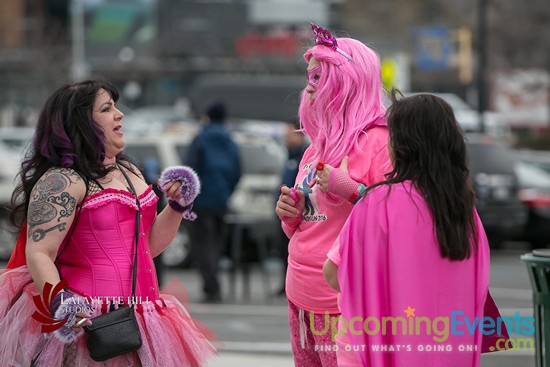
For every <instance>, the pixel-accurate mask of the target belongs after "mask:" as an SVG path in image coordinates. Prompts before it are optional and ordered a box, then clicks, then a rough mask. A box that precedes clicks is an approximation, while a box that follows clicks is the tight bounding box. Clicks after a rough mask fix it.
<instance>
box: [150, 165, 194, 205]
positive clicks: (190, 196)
mask: <svg viewBox="0 0 550 367" xmlns="http://www.w3.org/2000/svg"><path fill="white" fill-rule="evenodd" d="M170 181H179V182H181V187H180V193H181V197H180V198H179V199H178V200H177V202H178V204H180V205H181V206H187V205H189V204H192V203H193V201H194V200H195V198H196V197H197V196H198V195H199V194H200V192H201V183H200V181H199V176H198V175H197V174H196V173H195V171H193V170H192V169H191V168H190V167H187V166H173V167H168V168H166V169H165V170H164V171H162V173H161V174H160V179H159V186H160V189H161V190H163V187H164V185H166V184H167V183H168V182H170Z"/></svg>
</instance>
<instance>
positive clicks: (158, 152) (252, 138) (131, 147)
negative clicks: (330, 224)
mask: <svg viewBox="0 0 550 367" xmlns="http://www.w3.org/2000/svg"><path fill="white" fill-rule="evenodd" d="M232 135H233V137H234V139H235V142H236V143H237V145H238V146H239V148H240V152H241V157H242V169H243V175H242V177H241V180H240V181H239V184H238V185H237V188H236V189H235V192H234V193H233V195H232V196H231V198H230V202H229V210H230V211H231V212H232V213H233V214H234V215H240V216H245V215H246V216H247V217H248V218H250V217H253V218H257V219H259V220H258V223H260V222H262V223H263V224H262V225H252V226H251V227H250V228H249V230H250V233H251V236H254V235H255V234H256V235H262V236H268V237H270V238H272V239H273V240H272V241H271V242H272V243H275V236H277V232H276V229H277V228H276V223H275V214H274V205H275V197H276V192H277V189H278V187H279V183H280V179H281V177H280V175H281V172H282V169H283V166H284V164H285V161H286V154H287V153H286V150H285V148H284V146H283V145H282V144H281V143H280V142H277V141H276V140H275V139H273V138H270V137H268V136H262V135H258V134H250V133H244V132H237V131H234V132H232ZM193 137H194V134H174V133H172V134H162V135H154V136H153V135H148V136H128V137H126V147H125V148H124V151H125V153H126V154H128V155H130V156H131V157H132V158H133V159H134V160H135V161H136V162H137V163H138V164H139V165H140V167H142V168H143V169H144V172H145V173H146V176H150V177H158V175H159V174H160V172H161V171H162V170H163V169H164V168H166V167H168V166H173V165H181V164H183V163H184V162H185V160H186V154H187V150H188V148H189V145H190V143H191V141H192V138H193ZM148 170H151V171H152V172H151V173H147V171H148ZM260 219H261V221H260ZM269 219H273V225H266V223H267V222H269ZM163 261H164V263H165V264H166V265H168V266H180V267H181V266H184V267H185V266H188V265H189V264H190V263H191V258H190V257H189V235H188V234H187V230H186V228H185V227H184V226H183V225H182V226H180V230H179V234H178V236H177V237H176V238H175V239H174V241H173V242H172V243H171V244H170V246H169V247H168V248H167V249H166V251H165V252H164V256H163Z"/></svg>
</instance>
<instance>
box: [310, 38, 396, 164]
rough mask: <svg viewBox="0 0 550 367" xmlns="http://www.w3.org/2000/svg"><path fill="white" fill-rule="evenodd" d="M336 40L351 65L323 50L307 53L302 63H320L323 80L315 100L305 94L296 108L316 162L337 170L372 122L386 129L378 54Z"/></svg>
mask: <svg viewBox="0 0 550 367" xmlns="http://www.w3.org/2000/svg"><path fill="white" fill-rule="evenodd" d="M337 40H338V48H340V49H342V50H344V51H345V52H347V53H348V54H349V55H351V57H352V58H353V61H350V60H348V59H347V58H346V57H345V56H343V55H342V54H340V53H339V52H336V51H334V50H332V49H331V48H330V47H327V46H324V45H316V46H314V47H312V48H311V49H309V50H308V51H307V52H306V53H305V54H304V58H305V59H306V61H308V62H309V59H310V58H311V57H312V56H314V57H315V58H316V59H317V60H319V62H320V64H321V76H320V79H319V81H318V86H317V88H316V92H315V100H313V101H312V100H311V99H310V96H309V94H308V93H307V92H306V91H305V89H304V90H303V91H302V93H301V102H300V109H299V115H300V123H301V126H302V129H303V130H304V131H305V133H306V134H307V135H308V136H309V138H310V139H311V145H312V147H313V149H315V153H316V156H317V158H318V159H321V160H323V161H325V162H326V163H329V164H330V165H332V166H335V167H337V166H338V165H340V162H341V161H342V159H343V158H344V157H345V156H346V155H348V154H349V153H350V151H352V150H354V149H356V148H358V147H357V143H358V138H359V135H360V134H362V133H364V132H365V130H367V129H368V128H369V127H371V126H372V125H373V124H375V123H376V124H380V123H381V122H383V124H385V118H384V116H385V113H386V108H385V107H384V104H383V96H384V90H383V87H382V83H381V75H380V59H379V57H378V55H377V54H376V53H375V52H374V51H373V50H371V49H370V48H368V47H367V46H365V45H364V44H363V43H361V42H359V41H357V40H354V39H351V38H338V39H337Z"/></svg>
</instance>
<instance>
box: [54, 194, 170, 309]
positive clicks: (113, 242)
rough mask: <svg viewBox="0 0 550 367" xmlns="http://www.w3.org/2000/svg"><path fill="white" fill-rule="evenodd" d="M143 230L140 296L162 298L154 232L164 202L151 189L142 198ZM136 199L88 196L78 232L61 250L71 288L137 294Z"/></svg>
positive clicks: (85, 292)
mask: <svg viewBox="0 0 550 367" xmlns="http://www.w3.org/2000/svg"><path fill="white" fill-rule="evenodd" d="M139 201H140V206H141V230H140V233H139V247H138V273H137V286H136V296H141V297H142V299H144V300H145V297H148V299H149V300H155V299H158V298H159V292H158V282H157V275H156V271H155V266H154V264H153V258H152V257H151V252H150V250H149V233H150V231H151V227H152V225H153V222H154V220H155V214H156V203H157V201H158V197H157V196H156V195H155V193H154V192H153V190H152V188H151V186H149V188H148V189H147V190H145V192H144V193H143V194H141V195H140V196H139ZM136 210H137V205H136V200H135V198H134V196H133V195H132V194H130V193H129V192H126V191H121V190H116V189H110V188H109V189H105V190H102V191H100V192H98V193H96V194H93V195H90V196H88V197H86V199H85V200H84V202H83V204H82V209H81V211H80V216H79V217H78V219H77V223H76V226H75V228H74V232H73V234H72V236H71V238H70V240H69V242H68V243H66V244H64V246H61V247H60V251H59V254H58V258H57V260H56V264H57V267H58V269H59V272H60V274H61V277H62V279H66V280H67V281H68V283H69V288H70V289H71V290H73V291H75V292H77V293H79V294H81V295H84V296H90V297H124V298H125V299H126V298H127V297H128V296H130V295H131V294H132V264H133V260H134V251H135V237H134V236H135V220H136Z"/></svg>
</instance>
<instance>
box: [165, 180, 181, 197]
mask: <svg viewBox="0 0 550 367" xmlns="http://www.w3.org/2000/svg"><path fill="white" fill-rule="evenodd" d="M180 187H181V181H169V182H167V183H165V184H164V186H162V187H161V190H162V191H163V192H164V195H166V199H168V200H176V201H177V200H178V199H179V198H180V197H181V190H180Z"/></svg>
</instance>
